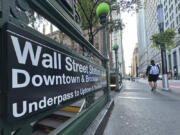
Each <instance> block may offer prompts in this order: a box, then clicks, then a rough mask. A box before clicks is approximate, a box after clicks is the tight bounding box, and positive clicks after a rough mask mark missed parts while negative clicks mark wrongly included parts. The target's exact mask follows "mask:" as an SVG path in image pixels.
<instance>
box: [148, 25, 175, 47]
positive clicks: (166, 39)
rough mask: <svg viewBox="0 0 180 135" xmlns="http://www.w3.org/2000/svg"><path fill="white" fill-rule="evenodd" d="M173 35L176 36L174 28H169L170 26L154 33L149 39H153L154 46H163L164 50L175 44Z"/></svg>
mask: <svg viewBox="0 0 180 135" xmlns="http://www.w3.org/2000/svg"><path fill="white" fill-rule="evenodd" d="M175 36H176V31H175V29H171V28H169V29H167V30H166V31H164V32H161V33H155V34H154V35H152V37H151V40H152V41H153V47H156V48H158V49H161V48H163V49H165V50H170V49H171V47H175V46H176V44H175V43H174V41H173V39H174V38H175Z"/></svg>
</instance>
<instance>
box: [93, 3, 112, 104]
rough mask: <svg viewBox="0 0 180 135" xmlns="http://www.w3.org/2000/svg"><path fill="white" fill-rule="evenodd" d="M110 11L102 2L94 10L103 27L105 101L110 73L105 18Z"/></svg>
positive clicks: (108, 97) (108, 88)
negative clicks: (105, 80)
mask: <svg viewBox="0 0 180 135" xmlns="http://www.w3.org/2000/svg"><path fill="white" fill-rule="evenodd" d="M109 11H110V7H109V5H108V4H107V3H105V2H102V3H100V4H99V5H98V7H97V9H96V14H97V16H99V18H100V23H101V25H102V26H103V29H102V30H103V32H102V38H103V52H104V57H105V58H106V60H105V61H104V67H105V68H106V79H107V87H106V88H107V92H106V93H107V100H108V101H109V100H110V72H109V70H110V69H109V57H108V53H107V44H106V16H107V15H108V13H109Z"/></svg>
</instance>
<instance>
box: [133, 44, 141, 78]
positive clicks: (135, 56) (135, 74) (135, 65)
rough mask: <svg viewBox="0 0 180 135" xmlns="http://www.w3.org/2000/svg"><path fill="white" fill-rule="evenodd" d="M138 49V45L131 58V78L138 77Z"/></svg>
mask: <svg viewBox="0 0 180 135" xmlns="http://www.w3.org/2000/svg"><path fill="white" fill-rule="evenodd" d="M138 52H139V48H138V44H136V47H135V48H134V51H133V57H132V61H131V76H133V77H139V75H140V74H139V67H138V66H139V55H138V54H139V53H138Z"/></svg>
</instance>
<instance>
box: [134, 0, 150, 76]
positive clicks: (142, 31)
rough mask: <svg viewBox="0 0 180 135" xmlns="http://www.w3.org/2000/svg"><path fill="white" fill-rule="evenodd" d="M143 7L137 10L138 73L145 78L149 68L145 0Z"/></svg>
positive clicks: (142, 2)
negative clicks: (144, 75)
mask: <svg viewBox="0 0 180 135" xmlns="http://www.w3.org/2000/svg"><path fill="white" fill-rule="evenodd" d="M139 2H140V3H139V4H140V5H141V6H142V7H141V8H140V9H138V10H136V13H137V14H136V15H137V35H138V57H139V62H138V67H139V69H138V72H139V75H140V76H143V74H144V72H145V71H146V67H147V66H148V64H149V63H148V61H147V58H148V56H147V51H148V50H147V44H146V25H145V9H144V0H141V1H139Z"/></svg>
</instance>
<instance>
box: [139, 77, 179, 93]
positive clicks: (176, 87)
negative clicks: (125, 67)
mask: <svg viewBox="0 0 180 135" xmlns="http://www.w3.org/2000/svg"><path fill="white" fill-rule="evenodd" d="M136 81H137V82H141V83H145V84H148V80H147V79H143V78H140V79H136ZM168 82H169V88H170V89H171V91H174V92H177V93H180V80H169V81H168ZM157 84H158V87H161V88H162V80H158V81H157Z"/></svg>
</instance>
